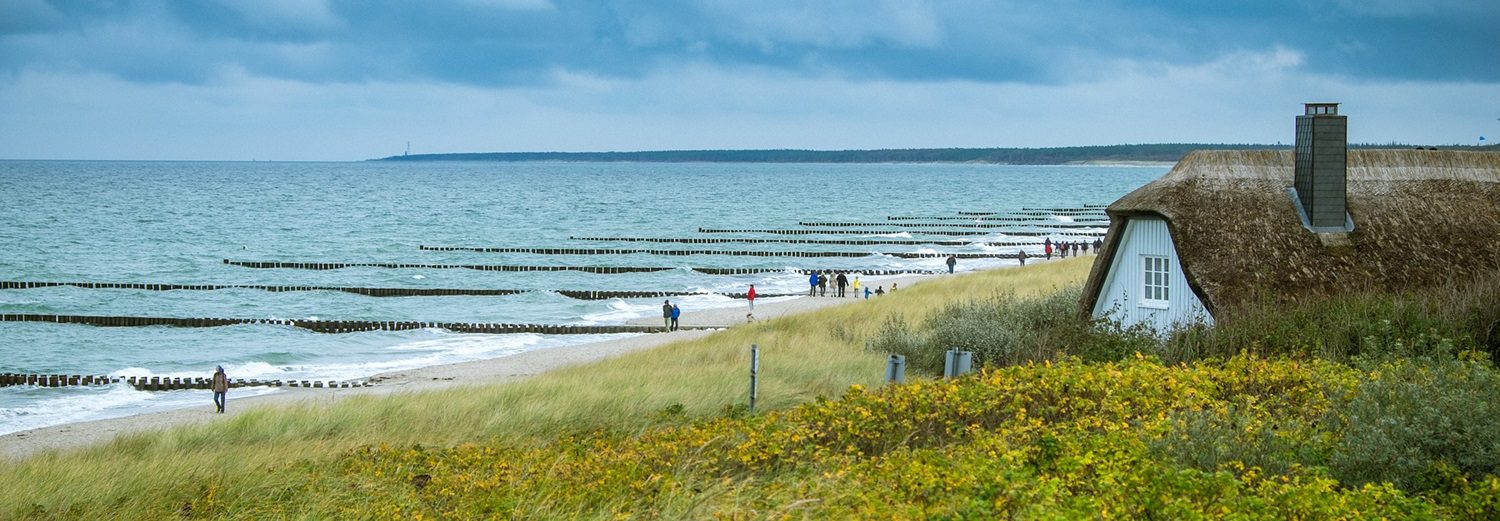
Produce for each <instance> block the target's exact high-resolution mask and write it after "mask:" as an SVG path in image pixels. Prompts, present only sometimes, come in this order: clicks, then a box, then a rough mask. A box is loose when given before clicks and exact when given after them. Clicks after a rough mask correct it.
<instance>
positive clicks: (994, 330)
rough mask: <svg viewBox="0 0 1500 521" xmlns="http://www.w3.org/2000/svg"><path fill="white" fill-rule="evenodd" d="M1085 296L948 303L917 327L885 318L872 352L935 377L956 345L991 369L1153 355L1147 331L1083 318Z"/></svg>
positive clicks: (1069, 291)
mask: <svg viewBox="0 0 1500 521" xmlns="http://www.w3.org/2000/svg"><path fill="white" fill-rule="evenodd" d="M1081 293H1082V287H1080V286H1071V287H1067V288H1063V289H1061V290H1059V291H1057V292H1054V293H1052V294H1050V295H1046V296H1041V297H1032V298H1020V297H1016V296H1015V295H1010V294H1004V295H997V296H993V297H989V298H985V299H977V300H969V301H962V302H954V303H950V304H948V305H946V306H945V307H944V308H943V310H942V311H941V312H939V313H937V314H934V315H933V316H932V317H930V318H928V319H927V320H925V321H923V322H922V323H921V324H920V326H918V327H913V326H912V325H911V324H909V323H907V322H906V321H905V320H903V319H900V318H899V317H898V318H896V319H892V320H891V321H888V322H887V323H886V324H885V325H884V327H882V328H881V331H880V332H879V334H877V335H876V336H875V338H874V339H873V340H872V341H871V342H870V348H871V349H873V350H877V351H883V352H889V353H895V354H899V355H904V356H906V358H907V366H908V367H909V368H912V369H913V370H915V371H921V372H926V373H930V374H937V373H941V372H942V369H943V353H944V352H946V351H947V350H949V349H952V348H955V347H956V348H959V349H961V350H965V351H973V352H974V357H975V363H976V364H978V365H981V366H988V367H1004V366H1010V365H1020V364H1024V363H1027V362H1041V361H1046V360H1057V359H1060V358H1061V357H1063V356H1065V355H1066V356H1076V357H1078V358H1081V359H1083V360H1085V361H1115V360H1121V359H1124V358H1125V357H1127V356H1129V355H1131V354H1133V353H1137V352H1153V351H1154V349H1155V347H1156V346H1157V345H1158V341H1157V340H1156V338H1155V336H1154V335H1153V333H1151V332H1150V331H1148V330H1146V329H1145V328H1142V327H1136V328H1121V327H1120V326H1119V325H1118V324H1117V323H1113V322H1108V321H1103V320H1099V321H1090V320H1080V319H1079V318H1078V316H1077V311H1076V310H1077V305H1078V299H1079V296H1080V295H1081Z"/></svg>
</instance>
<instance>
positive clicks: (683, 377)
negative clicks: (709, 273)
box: [0, 257, 1092, 519]
mask: <svg viewBox="0 0 1500 521" xmlns="http://www.w3.org/2000/svg"><path fill="white" fill-rule="evenodd" d="M1091 261H1092V258H1091V257H1085V258H1078V259H1072V260H1066V261H1059V262H1049V263H1039V264H1034V265H1032V266H1028V267H1026V268H1024V269H1007V270H993V271H986V272H978V273H973V274H966V275H960V276H951V277H943V278H941V279H937V280H932V281H928V282H924V283H922V284H920V285H914V286H912V287H910V288H906V289H903V290H901V291H900V292H898V293H894V294H889V295H886V296H884V297H880V298H876V299H872V300H870V301H866V302H860V303H856V304H851V305H847V306H839V307H835V308H829V309H824V310H819V311H815V312H810V313H806V314H801V315H797V316H791V317H785V318H782V319H777V320H769V321H764V322H759V323H756V324H751V325H744V326H738V327H735V328H732V329H730V330H727V331H724V332H721V333H717V334H714V335H711V336H708V337H705V338H702V339H698V340H694V341H686V342H679V343H674V344H669V345H665V346H662V347H659V348H655V349H651V350H648V351H642V352H637V353H632V354H629V355H625V356H621V357H619V358H615V359H612V360H609V361H606V362H601V363H596V364H589V365H583V366H575V367H571V368H566V369H561V370H558V371H554V372H549V373H547V374H543V375H539V376H537V377H534V378H529V379H526V380H521V381H517V382H512V383H505V384H496V385H490V386H476V387H462V388H452V389H446V390H440V391H431V392H423V393H411V394H397V395H390V396H360V397H353V398H349V399H346V400H341V401H339V402H337V403H334V404H331V405H301V406H284V407H264V408H260V409H256V410H253V411H247V412H245V413H244V414H241V415H238V416H236V417H234V418H230V419H227V420H224V421H217V422H212V423H209V424H205V425H196V426H182V427H177V428H172V429H169V430H166V431H163V432H159V433H147V434H136V435H128V436H123V437H121V438H118V439H116V440H115V441H113V442H110V443H106V444H103V445H100V446H96V447H89V448H85V449H80V450H72V451H65V452H60V453H50V454H43V455H39V456H36V457H33V458H30V459H28V460H25V461H23V462H20V463H18V464H15V465H11V466H7V467H6V468H4V469H0V483H6V484H7V485H6V486H5V487H4V492H0V518H9V517H37V518H49V517H96V516H97V517H105V518H127V519H128V518H154V517H160V516H162V515H164V514H172V513H175V512H176V510H177V507H178V506H179V505H182V504H184V503H185V502H190V501H201V500H202V498H203V497H204V496H205V495H208V496H211V497H213V498H214V501H216V502H219V503H223V504H230V505H233V504H240V505H249V504H259V503H264V502H266V501H285V502H289V503H294V502H297V501H304V500H307V498H305V497H302V495H301V494H302V492H303V491H305V490H307V489H308V487H309V486H310V480H314V479H317V478H316V476H317V475H319V474H320V472H324V471H327V470H328V469H327V468H326V467H327V466H329V465H332V462H334V461H336V460H337V458H338V457H340V455H342V454H346V453H348V452H349V451H350V450H353V449H356V448H359V447H365V446H379V445H382V444H384V445H391V446H410V445H417V444H420V445H426V446H454V445H458V444H463V443H472V442H489V441H492V440H494V441H498V442H502V443H505V444H507V445H510V446H539V445H543V444H546V443H548V442H549V441H551V440H553V439H555V438H556V437H558V436H560V435H564V434H568V433H575V432H584V431H610V432H617V433H620V434H630V433H635V432H640V431H642V430H644V429H646V428H648V427H652V426H657V425H662V424H685V423H688V422H690V421H692V420H695V419H701V418H705V417H708V416H713V415H717V414H721V413H723V412H725V411H733V410H734V407H735V406H737V405H740V404H743V403H744V402H745V399H746V394H747V383H748V366H749V346H750V345H751V344H757V345H759V346H760V348H761V372H760V396H759V401H758V403H757V409H762V410H774V409H785V408H788V407H791V406H794V405H797V404H801V403H805V402H808V401H811V400H813V399H815V398H817V397H820V396H821V397H836V396H839V395H841V394H842V393H843V392H844V391H845V390H846V389H847V388H848V387H849V386H850V385H854V384H863V385H866V386H873V385H878V384H879V383H880V382H881V380H882V378H883V376H884V363H885V354H884V353H878V352H872V351H869V350H867V349H866V342H867V341H868V340H869V339H871V338H872V337H873V336H874V335H875V334H876V333H877V332H878V331H879V329H880V328H881V326H882V324H884V323H886V322H887V321H889V320H890V318H891V317H894V316H898V315H899V316H902V317H904V318H905V319H907V320H913V321H921V320H925V319H926V318H927V317H929V316H931V315H932V314H934V313H936V312H938V311H939V310H941V309H943V307H944V306H945V305H946V304H947V303H948V302H950V301H952V300H954V299H956V298H959V297H965V298H967V297H972V296H976V295H992V294H1001V293H1005V294H1015V295H1019V296H1027V295H1037V294H1044V293H1049V292H1052V291H1055V290H1056V289H1057V288H1059V287H1062V286H1066V285H1071V284H1077V283H1079V282H1080V281H1082V280H1083V279H1084V278H1085V277H1087V274H1088V268H1089V263H1090V262H1091Z"/></svg>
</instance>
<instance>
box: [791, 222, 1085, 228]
mask: <svg viewBox="0 0 1500 521" xmlns="http://www.w3.org/2000/svg"><path fill="white" fill-rule="evenodd" d="M797 224H800V225H802V226H821V227H824V228H857V227H861V226H896V227H900V228H920V227H923V226H934V227H938V228H985V229H990V228H1014V227H1016V225H1014V224H999V223H975V222H967V223H861V222H836V221H818V222H814V221H803V222H799V223H797ZM1028 226H1032V227H1037V226H1035V225H1028ZM1044 227H1045V228H1108V227H1109V223H1107V222H1106V223H1100V222H1096V221H1084V222H1071V223H1065V222H1056V223H1051V224H1048V225H1046V226H1044Z"/></svg>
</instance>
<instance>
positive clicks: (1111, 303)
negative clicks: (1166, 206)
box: [1094, 217, 1213, 330]
mask: <svg viewBox="0 0 1500 521" xmlns="http://www.w3.org/2000/svg"><path fill="white" fill-rule="evenodd" d="M1147 257H1165V258H1166V259H1167V262H1166V263H1165V266H1166V271H1167V273H1166V274H1165V275H1166V276H1165V281H1166V284H1165V286H1166V294H1167V295H1166V296H1167V298H1166V299H1164V300H1157V301H1152V300H1150V299H1148V298H1147V296H1148V295H1147V292H1148V291H1149V290H1148V289H1147V288H1146V279H1147V276H1146V260H1145V259H1146V258H1147ZM1158 291H1159V290H1158ZM1099 292H1100V293H1099V299H1098V301H1097V302H1096V303H1095V304H1094V316H1096V317H1100V316H1105V315H1106V314H1108V315H1109V317H1110V318H1112V319H1115V320H1119V321H1120V323H1121V324H1124V325H1127V326H1130V325H1135V324H1138V323H1142V322H1144V323H1147V324H1149V325H1151V326H1153V327H1155V328H1156V329H1157V330H1166V329H1168V328H1170V327H1172V325H1173V324H1183V323H1191V322H1203V323H1205V324H1213V317H1211V316H1209V315H1208V310H1207V309H1206V308H1204V307H1203V302H1201V301H1199V300H1198V296H1197V295H1195V294H1194V293H1193V290H1192V289H1191V288H1189V287H1188V284H1187V277H1185V276H1184V275H1183V273H1182V263H1181V262H1180V261H1178V259H1177V248H1176V247H1175V246H1174V245H1173V244H1172V235H1171V234H1170V233H1168V231H1167V222H1166V221H1164V220H1162V219H1159V218H1151V217H1131V218H1129V219H1127V220H1126V221H1125V231H1124V233H1123V234H1122V236H1121V237H1120V244H1119V246H1118V247H1117V248H1116V252H1115V255H1114V258H1113V259H1112V260H1111V262H1110V267H1109V271H1108V272H1107V273H1106V274H1105V276H1104V284H1103V286H1101V287H1100V289H1099ZM1157 295H1159V293H1157Z"/></svg>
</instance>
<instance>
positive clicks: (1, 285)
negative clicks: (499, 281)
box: [0, 280, 530, 297]
mask: <svg viewBox="0 0 1500 521" xmlns="http://www.w3.org/2000/svg"><path fill="white" fill-rule="evenodd" d="M58 286H73V287H78V288H85V289H134V290H144V291H218V290H222V289H253V290H260V291H270V292H275V293H279V292H287V291H339V292H344V293H353V294H356V295H365V296H369V297H429V296H502V295H515V294H519V293H527V292H529V291H530V290H522V289H460V288H361V287H343V286H261V285H252V284H160V283H137V282H45V281H19V280H7V281H0V289H34V288H52V287H58Z"/></svg>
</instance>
